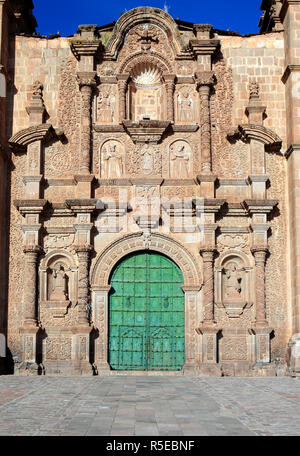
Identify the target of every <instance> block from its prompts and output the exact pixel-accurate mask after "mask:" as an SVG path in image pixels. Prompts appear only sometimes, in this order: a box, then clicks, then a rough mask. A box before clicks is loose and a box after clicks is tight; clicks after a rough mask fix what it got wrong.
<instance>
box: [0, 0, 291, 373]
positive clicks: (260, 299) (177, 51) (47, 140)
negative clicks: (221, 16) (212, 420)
mask: <svg viewBox="0 0 300 456" xmlns="http://www.w3.org/2000/svg"><path fill="white" fill-rule="evenodd" d="M2 3H4V5H2V4H1V5H0V9H1V11H2V8H4V11H5V14H4V16H0V18H1V17H2V20H3V21H8V20H9V21H14V20H15V19H13V16H11V15H12V6H11V3H12V2H10V1H6V2H2ZM275 3H276V5H275ZM262 8H264V10H265V14H264V16H263V18H262V20H261V27H262V31H263V32H264V33H262V34H258V35H255V36H240V35H239V34H236V33H231V32H225V31H221V30H216V29H214V28H213V26H210V25H206V24H204V25H203V24H193V23H187V22H184V23H183V22H181V21H179V20H176V21H175V20H174V19H173V18H172V17H171V16H170V15H169V14H167V13H166V12H164V11H162V10H159V9H157V8H150V7H141V8H136V9H133V10H131V11H128V12H126V13H124V14H123V15H121V16H120V18H119V19H118V21H117V22H116V23H115V24H110V25H107V26H105V27H104V26H102V27H98V26H87V25H82V26H79V29H78V32H77V33H76V34H74V36H72V37H69V38H62V37H56V38H51V39H50V38H49V39H47V38H43V37H38V36H35V35H33V36H30V33H31V32H32V21H33V18H32V16H30V15H29V16H28V17H27V29H26V30H23V29H20V30H19V32H20V34H18V33H16V34H14V35H13V37H14V39H13V40H11V42H10V45H9V46H8V48H7V55H10V53H11V55H12V54H13V53H14V59H10V60H8V61H7V62H6V63H5V65H6V70H5V71H6V73H5V75H6V81H7V91H8V95H9V96H8V97H7V99H6V105H5V103H4V102H3V100H2V99H1V98H0V111H1V113H2V114H1V115H2V117H3V119H4V126H5V128H4V130H5V131H3V132H2V133H1V131H0V140H1V144H2V149H3V150H2V149H1V153H0V158H1V162H0V170H2V173H3V174H1V176H2V175H3V176H4V175H5V176H7V179H4V180H3V179H1V185H2V182H3V181H5V182H6V183H7V192H6V193H5V192H4V187H3V190H0V204H1V205H2V206H0V211H2V212H1V213H3V211H4V209H5V204H4V203H5V201H6V200H5V198H4V196H3V195H4V194H6V195H9V201H7V202H8V203H9V217H6V219H5V220H7V219H8V220H9V223H8V224H7V223H6V224H5V222H3V223H2V225H1V232H0V238H1V240H2V246H5V245H6V244H7V243H8V242H7V241H8V240H9V243H10V247H9V250H7V251H6V250H4V255H1V261H3V265H2V266H3V267H2V269H3V270H5V271H6V270H8V275H5V274H4V273H3V272H2V271H1V274H2V276H1V284H2V287H0V293H2V295H1V304H0V333H3V334H4V335H5V336H6V337H7V348H8V349H9V350H8V352H9V353H10V358H9V357H7V366H8V367H7V368H8V369H10V371H11V372H14V373H19V374H38V373H45V374H47V373H49V374H57V375H58V374H63V375H66V374H70V375H75V374H91V375H93V374H97V373H98V374H100V375H102V374H103V375H104V374H111V373H113V371H112V370H111V366H110V354H109V350H110V348H109V347H110V329H109V322H110V318H111V313H110V311H111V302H112V301H111V299H112V295H113V290H112V286H111V277H112V274H113V273H114V271H115V269H116V267H117V265H119V264H120V262H121V261H122V260H123V259H124V258H126V257H128V256H130V255H132V256H134V255H135V254H137V253H139V252H144V253H146V252H155V253H156V254H157V255H158V256H159V255H160V256H165V257H168V258H169V259H170V260H172V261H173V262H174V263H175V264H176V265H177V267H178V268H179V269H180V270H181V272H182V276H183V283H182V284H181V285H182V287H181V290H182V291H180V292H181V293H183V294H184V321H185V324H184V327H185V334H184V341H185V342H184V343H185V362H184V364H183V366H182V369H183V371H184V373H185V374H193V375H200V376H205V375H212V376H213V375H217V376H221V375H226V376H227V375H249V376H254V375H276V373H278V374H279V373H281V374H282V372H283V369H282V367H280V369H279V370H278V371H277V370H276V366H278V365H280V366H282V365H283V364H284V365H285V366H286V374H287V375H288V374H291V375H298V374H300V336H299V335H300V320H299V318H300V317H299V315H300V310H299V309H300V304H299V303H300V298H299V291H298V289H300V287H299V283H300V278H299V275H298V274H299V273H298V269H299V268H298V266H297V265H298V264H299V257H300V255H298V251H299V248H300V247H299V246H300V243H299V239H300V233H298V230H299V226H300V225H299V223H298V215H297V208H298V207H299V204H300V203H299V201H298V199H299V196H298V193H297V187H298V181H299V170H300V161H299V158H298V155H299V150H300V148H299V147H300V146H299V144H300V137H299V138H298V136H299V133H298V130H299V128H298V126H297V124H296V123H295V122H296V121H294V120H293V121H291V120H290V119H291V118H292V117H293V119H297V118H298V117H299V109H298V107H297V106H298V105H297V100H296V98H297V97H296V92H297V87H298V86H297V84H299V83H298V82H297V81H298V79H297V78H298V75H299V68H300V61H299V62H298V60H299V55H300V53H299V50H298V48H296V47H297V44H295V43H298V42H296V41H292V38H290V37H291V36H293V33H296V30H297V24H298V23H297V21H298V19H293V18H295V17H299V16H300V1H295V0H293V1H289V0H284V1H283V2H279V1H276V2H275V1H273V2H267V1H266V2H263V4H262ZM294 13H297V14H294ZM28 14H29V13H28ZM5 15H6V16H5ZM291 18H292V19H293V20H292V19H291ZM30 21H31V22H30ZM293 21H294V22H293ZM25 22H26V21H25ZM30 24H31V26H30ZM298 25H299V24H298ZM20 27H21V25H20ZM28 27H29V28H28ZM30 27H31V29H30ZM29 29H30V30H29ZM28 30H29V31H28ZM25 32H26V34H25V35H24V33H25ZM289 40H291V41H289ZM46 44H47V45H46ZM288 47H290V49H289V52H288V53H286V52H285V50H286V49H287V48H288ZM25 50H26V52H25ZM2 54H5V52H4V51H3V52H2ZM34 58H35V59H37V60H39V59H40V60H39V62H42V63H37V64H36V65H34V68H33V66H32V63H31V62H32V59H34ZM289 59H291V60H289ZM24 62H25V63H24ZM24 65H25V67H24ZM24 81H25V84H24ZM1 103H2V104H1ZM3 107H4V108H5V109H4V108H3ZM4 111H5V113H6V114H5V115H4V114H3V112H4ZM5 116H6V117H5ZM293 122H294V123H293ZM291 123H293V124H291ZM2 124H3V122H2ZM2 124H1V125H2ZM1 128H2V127H1ZM1 135H2V136H1ZM286 150H287V152H286V153H285V151H286ZM2 161H3V166H2ZM2 207H3V209H1V208H2ZM3 248H4V249H5V247H2V249H3ZM145 293H146V290H145ZM132 297H134V296H129V297H128V296H127V297H126V296H125V297H124V299H125V300H126V299H127V300H128V298H129V300H130V299H131V298H132ZM165 299H167V298H165ZM126 302H127V301H126ZM0 336H1V334H0ZM0 356H1V350H0ZM0 359H1V358H0ZM0 368H1V364H0Z"/></svg>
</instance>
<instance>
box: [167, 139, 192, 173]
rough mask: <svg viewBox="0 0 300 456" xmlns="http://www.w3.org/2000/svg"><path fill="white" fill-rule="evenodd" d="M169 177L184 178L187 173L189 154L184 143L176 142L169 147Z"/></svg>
mask: <svg viewBox="0 0 300 456" xmlns="http://www.w3.org/2000/svg"><path fill="white" fill-rule="evenodd" d="M170 160H171V169H170V171H171V173H170V174H171V177H175V178H181V179H186V178H187V177H188V175H189V161H190V154H189V152H188V151H187V149H186V146H185V145H184V144H182V143H181V144H177V145H176V146H173V148H171V154H170Z"/></svg>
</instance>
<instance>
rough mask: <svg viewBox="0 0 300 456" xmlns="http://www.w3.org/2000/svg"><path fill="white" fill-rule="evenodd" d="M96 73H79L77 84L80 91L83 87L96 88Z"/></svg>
mask: <svg viewBox="0 0 300 456" xmlns="http://www.w3.org/2000/svg"><path fill="white" fill-rule="evenodd" d="M96 75H97V73H96V71H82V72H80V73H77V82H78V84H79V87H80V89H81V88H82V87H85V86H87V87H91V88H93V87H96Z"/></svg>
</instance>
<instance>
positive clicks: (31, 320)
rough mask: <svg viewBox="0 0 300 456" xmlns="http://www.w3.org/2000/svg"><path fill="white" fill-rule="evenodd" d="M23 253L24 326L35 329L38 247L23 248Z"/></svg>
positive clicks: (39, 249) (39, 250)
mask: <svg viewBox="0 0 300 456" xmlns="http://www.w3.org/2000/svg"><path fill="white" fill-rule="evenodd" d="M24 253H25V271H24V295H23V296H24V297H23V310H24V326H27V327H28V326H29V327H36V326H37V316H36V291H37V262H38V256H39V254H40V253H41V247H39V246H27V247H25V248H24Z"/></svg>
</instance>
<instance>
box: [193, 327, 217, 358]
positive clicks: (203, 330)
mask: <svg viewBox="0 0 300 456" xmlns="http://www.w3.org/2000/svg"><path fill="white" fill-rule="evenodd" d="M220 331H221V328H218V327H217V325H216V323H215V322H214V321H203V322H202V323H201V325H200V327H199V328H197V329H196V332H197V333H198V334H199V335H200V336H202V362H203V365H207V364H213V365H215V364H216V363H217V360H218V333H219V332H220Z"/></svg>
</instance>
